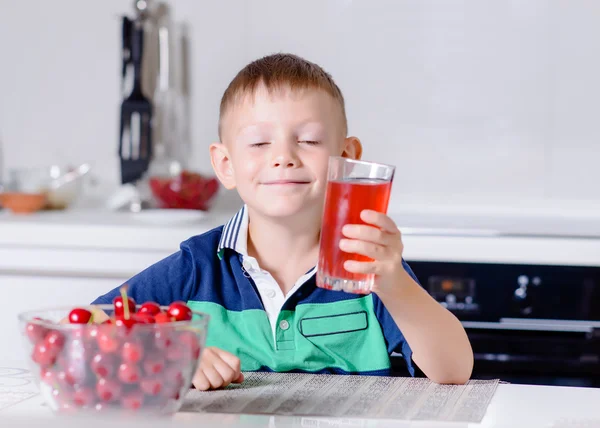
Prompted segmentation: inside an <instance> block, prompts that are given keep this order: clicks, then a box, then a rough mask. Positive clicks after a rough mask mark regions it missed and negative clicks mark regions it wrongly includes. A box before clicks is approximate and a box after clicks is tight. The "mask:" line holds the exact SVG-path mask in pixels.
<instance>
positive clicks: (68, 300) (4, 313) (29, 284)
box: [0, 274, 127, 361]
mask: <svg viewBox="0 0 600 428" xmlns="http://www.w3.org/2000/svg"><path fill="white" fill-rule="evenodd" d="M126 279H127V278H86V277H66V276H62V277H60V276H57V277H50V276H29V275H1V274H0V290H1V291H2V298H1V299H0V322H1V325H2V328H1V329H0V343H21V342H20V340H21V339H20V337H19V336H20V331H19V324H18V320H17V315H18V314H19V313H20V312H23V311H28V310H38V309H41V308H49V307H55V306H76V305H82V304H87V303H90V302H91V301H92V300H94V299H95V298H96V297H97V296H99V295H100V294H104V293H105V292H107V291H109V290H111V289H112V288H114V287H116V286H118V285H119V284H121V283H123V282H124V281H126ZM22 356H23V349H15V350H14V357H15V361H19V359H20V358H21V357H22ZM21 361H22V359H21Z"/></svg>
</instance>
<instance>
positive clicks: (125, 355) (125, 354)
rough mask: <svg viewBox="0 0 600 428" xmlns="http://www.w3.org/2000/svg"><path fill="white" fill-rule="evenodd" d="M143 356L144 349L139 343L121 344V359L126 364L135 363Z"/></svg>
mask: <svg viewBox="0 0 600 428" xmlns="http://www.w3.org/2000/svg"><path fill="white" fill-rule="evenodd" d="M143 356H144V348H143V347H142V344H141V343H139V342H133V341H128V342H125V343H124V344H123V348H122V350H121V358H122V359H123V361H124V362H127V363H137V362H138V361H140V360H141V359H142V357H143Z"/></svg>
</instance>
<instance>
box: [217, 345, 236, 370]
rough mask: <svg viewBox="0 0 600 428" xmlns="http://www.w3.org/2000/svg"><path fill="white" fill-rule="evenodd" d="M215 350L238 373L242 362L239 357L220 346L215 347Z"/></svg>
mask: <svg viewBox="0 0 600 428" xmlns="http://www.w3.org/2000/svg"><path fill="white" fill-rule="evenodd" d="M213 350H214V352H215V354H217V356H218V357H219V358H220V359H221V360H223V361H225V362H226V363H227V364H228V365H229V367H231V368H232V369H233V370H234V371H235V372H236V373H239V372H240V369H241V362H240V359H239V358H238V357H236V356H235V355H233V354H231V353H229V352H227V351H223V350H222V349H219V348H213Z"/></svg>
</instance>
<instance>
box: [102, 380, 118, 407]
mask: <svg viewBox="0 0 600 428" xmlns="http://www.w3.org/2000/svg"><path fill="white" fill-rule="evenodd" d="M121 392H122V388H121V384H120V383H119V382H117V381H115V380H113V379H108V378H100V379H98V383H96V394H98V397H99V398H100V399H101V400H102V401H106V402H109V401H114V400H118V399H119V397H120V396H121Z"/></svg>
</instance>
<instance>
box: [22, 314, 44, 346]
mask: <svg viewBox="0 0 600 428" xmlns="http://www.w3.org/2000/svg"><path fill="white" fill-rule="evenodd" d="M34 320H36V321H43V320H42V319H41V318H39V317H35V318H34ZM47 333H48V329H47V328H46V327H44V326H42V325H39V324H36V323H34V322H30V323H28V324H27V326H26V327H25V334H26V335H27V337H28V338H29V340H30V341H31V343H33V344H34V345H35V344H36V343H38V342H39V341H40V340H42V339H43V338H44V337H46V334H47Z"/></svg>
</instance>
